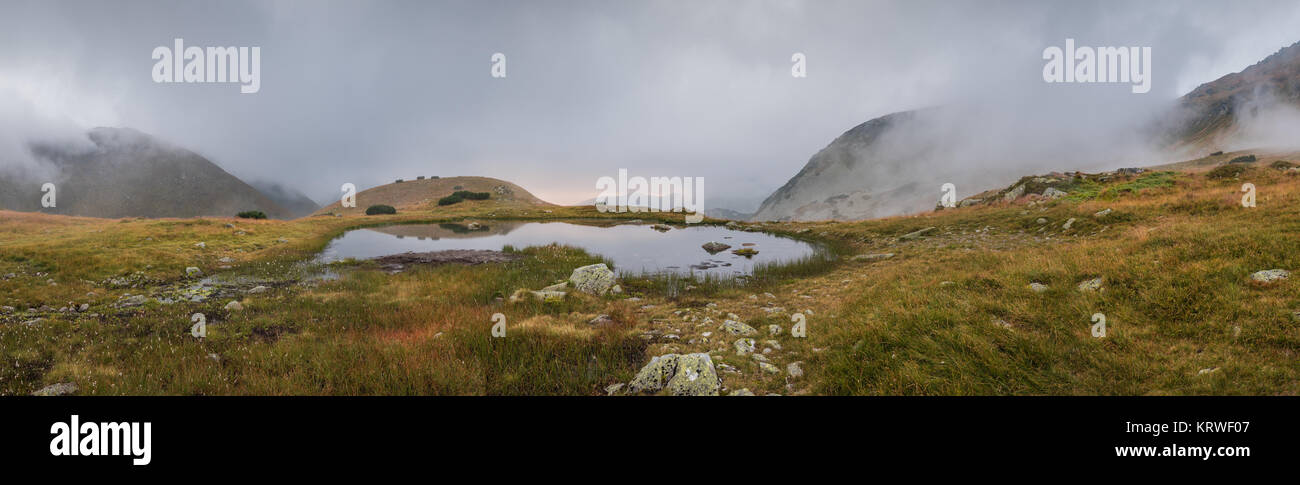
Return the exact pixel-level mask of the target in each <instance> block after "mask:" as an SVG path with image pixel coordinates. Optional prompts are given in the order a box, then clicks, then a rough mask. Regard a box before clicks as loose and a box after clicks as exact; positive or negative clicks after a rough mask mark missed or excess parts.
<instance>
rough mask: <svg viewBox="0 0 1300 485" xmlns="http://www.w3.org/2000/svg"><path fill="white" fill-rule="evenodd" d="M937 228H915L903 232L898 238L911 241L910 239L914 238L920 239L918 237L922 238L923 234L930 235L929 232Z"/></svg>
mask: <svg viewBox="0 0 1300 485" xmlns="http://www.w3.org/2000/svg"><path fill="white" fill-rule="evenodd" d="M938 230H939V228H937V227H927V228H925V229H920V230H917V231H912V232H909V233H907V234H904V235H903V236H902V237H900V238H899V239H900V240H903V241H912V240H915V239H920V238H923V237H925V236H928V235H930V234H931V233H933V232H935V231H938Z"/></svg>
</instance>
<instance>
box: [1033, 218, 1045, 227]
mask: <svg viewBox="0 0 1300 485" xmlns="http://www.w3.org/2000/svg"><path fill="white" fill-rule="evenodd" d="M1034 222H1037V223H1038V224H1039V225H1042V224H1047V219H1044V218H1042V217H1039V218H1038V220H1037V221H1034Z"/></svg>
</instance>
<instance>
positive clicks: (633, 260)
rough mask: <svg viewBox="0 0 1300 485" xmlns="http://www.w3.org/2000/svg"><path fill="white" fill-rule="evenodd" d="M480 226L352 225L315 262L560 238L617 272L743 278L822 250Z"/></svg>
mask: <svg viewBox="0 0 1300 485" xmlns="http://www.w3.org/2000/svg"><path fill="white" fill-rule="evenodd" d="M480 224H481V226H479V227H477V228H475V229H470V227H471V226H468V225H465V224H403V225H393V226H383V227H373V228H365V229H354V230H351V231H348V232H346V233H344V234H343V235H342V236H339V237H338V238H336V239H334V240H333V241H331V242H330V243H329V245H328V246H326V247H325V250H324V251H322V252H321V254H320V255H319V256H318V257H317V261H319V262H322V263H329V262H334V261H340V260H344V259H348V258H355V259H370V258H375V257H379V256H387V255H390V254H400V253H405V252H417V253H418V252H428V251H442V250H448V249H491V250H500V249H501V248H502V247H504V246H506V245H510V246H513V247H514V248H516V249H523V248H525V247H529V246H545V245H547V244H552V243H558V244H563V245H567V246H574V247H579V248H582V249H584V250H586V251H587V252H588V253H591V254H594V255H599V256H602V257H604V258H606V259H609V260H611V261H613V262H614V270H615V271H617V272H620V273H626V274H651V273H676V274H681V275H686V274H690V273H695V274H701V273H708V274H713V275H716V276H739V275H748V274H752V273H753V270H754V266H755V265H756V264H781V263H788V262H794V261H797V260H800V259H803V258H807V257H810V256H813V255H816V254H822V253H823V251H824V250H823V249H822V248H821V247H820V246H817V245H814V244H810V243H807V242H804V241H799V240H796V239H791V238H787V237H780V236H774V235H771V234H764V233H760V232H745V231H736V230H732V229H728V228H726V227H722V226H674V227H673V228H672V229H671V230H669V231H665V232H660V231H658V230H655V229H652V228H651V227H650V226H649V225H646V224H610V223H608V222H604V223H594V222H593V223H583V222H523V221H486V222H481V223H480ZM709 241H717V242H720V243H723V244H727V245H730V246H731V248H730V249H727V250H725V251H721V252H718V253H716V254H709V252H708V251H705V250H704V249H703V248H701V247H700V246H701V245H703V244H704V243H707V242H709ZM741 248H752V249H754V250H755V251H758V254H755V255H753V256H752V257H745V256H739V255H735V254H732V253H731V251H732V250H736V249H741Z"/></svg>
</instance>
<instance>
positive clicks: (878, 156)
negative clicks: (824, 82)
mask: <svg viewBox="0 0 1300 485" xmlns="http://www.w3.org/2000/svg"><path fill="white" fill-rule="evenodd" d="M964 109H965V108H964V107H958V106H945V107H939V108H928V109H923V110H915V111H904V112H899V113H893V114H889V115H886V116H882V117H880V118H876V119H873V120H870V121H867V122H865V123H862V124H860V125H858V126H855V127H853V128H852V129H850V130H849V131H847V132H845V133H844V134H842V135H840V136H839V137H838V138H836V139H835V140H834V141H832V142H831V143H830V144H829V145H827V146H826V147H825V148H823V149H822V150H821V151H819V152H817V153H816V154H814V155H813V156H812V158H810V159H809V160H808V163H807V164H805V165H804V167H803V169H802V170H800V171H799V173H797V174H795V176H794V177H791V178H790V180H789V181H788V182H786V183H785V185H783V186H781V187H780V188H778V189H777V190H776V191H775V192H773V193H772V194H771V195H769V196H768V197H767V199H765V200H764V201H763V203H762V205H761V206H760V207H759V209H758V211H757V213H755V215H754V218H753V220H756V221H767V220H772V221H790V220H793V221H812V220H826V219H837V220H859V219H874V218H879V217H888V216H893V215H900V214H908V213H917V212H923V211H927V210H930V209H932V208H934V207H935V204H936V203H937V202H938V199H939V197H940V194H941V192H940V190H941V189H940V185H941V182H953V183H955V184H956V185H957V186H958V188H959V189H961V190H962V191H963V192H961V193H959V195H958V198H959V199H960V198H961V197H965V196H967V195H969V194H971V193H974V192H979V191H981V190H985V189H988V188H990V187H994V186H999V185H1004V184H1005V183H1006V182H1009V181H1010V180H1014V177H1015V176H1017V175H1019V174H1021V173H1026V172H1032V171H1038V170H1043V169H1048V170H1064V169H1072V168H1075V167H1072V166H1042V163H1043V162H1042V161H1041V157H1034V155H1026V154H1025V153H1020V152H1018V151H1017V150H1018V149H1019V147H1016V146H1010V145H1014V144H1015V138H1014V137H1009V136H1008V135H1007V134H1005V133H998V132H997V130H998V129H999V128H997V126H996V125H995V124H994V123H990V122H986V121H985V120H984V118H982V117H981V116H980V114H979V113H974V115H973V116H972V115H968V114H963V113H962V111H963V110H964ZM1154 119H1155V121H1153V122H1151V123H1150V124H1149V125H1145V128H1146V129H1145V130H1144V131H1143V132H1142V133H1143V134H1144V135H1145V136H1146V139H1145V140H1144V144H1147V145H1154V146H1155V150H1156V152H1155V153H1158V154H1162V155H1161V156H1167V157H1178V156H1183V155H1188V154H1197V156H1202V155H1204V154H1208V153H1210V152H1212V151H1224V150H1228V151H1231V150H1236V149H1243V148H1252V147H1278V148H1286V147H1287V145H1295V144H1296V143H1297V139H1296V137H1295V133H1297V132H1300V43H1297V44H1294V45H1292V46H1290V47H1287V48H1284V49H1282V50H1280V51H1278V52H1277V53H1276V54H1273V55H1271V56H1269V57H1268V58H1266V59H1264V60H1263V61H1261V62H1259V63H1257V64H1255V65H1253V66H1251V67H1249V68H1247V69H1245V70H1243V71H1242V72H1239V73H1235V74H1229V75H1227V76H1224V77H1222V78H1220V79H1218V80H1215V81H1213V82H1209V83H1206V84H1203V85H1201V86H1200V87H1198V88H1196V89H1195V90H1192V91H1191V92H1190V93H1188V94H1187V95H1185V96H1183V97H1182V98H1180V99H1179V100H1178V101H1177V103H1175V105H1173V106H1171V107H1169V108H1167V109H1166V110H1164V111H1162V112H1160V113H1158V115H1157V116H1154ZM1022 126H1023V125H1022ZM1006 140H1010V142H1008V141H1006ZM1078 141H1079V140H1075V141H1074V142H1076V143H1077V142H1078ZM1028 153H1032V152H1028ZM1049 153H1050V152H1049ZM1108 156H1109V155H1108ZM1056 158H1058V157H1054V159H1053V160H1052V161H1051V163H1054V164H1057V165H1062V164H1066V165H1069V164H1072V163H1075V162H1077V161H1074V162H1066V161H1063V160H1060V159H1056ZM1108 159H1109V158H1108ZM989 160H998V163H987V162H988V161H989Z"/></svg>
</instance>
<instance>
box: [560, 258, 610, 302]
mask: <svg viewBox="0 0 1300 485" xmlns="http://www.w3.org/2000/svg"><path fill="white" fill-rule="evenodd" d="M614 280H615V276H614V271H612V270H610V269H609V267H608V266H605V263H596V264H592V265H587V266H583V267H580V268H576V269H574V270H573V274H571V275H569V285H571V286H573V288H574V289H576V290H578V291H581V292H583V293H590V294H593V295H604V294H605V293H608V292H609V290H610V288H613V287H614V284H615V281H614Z"/></svg>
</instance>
